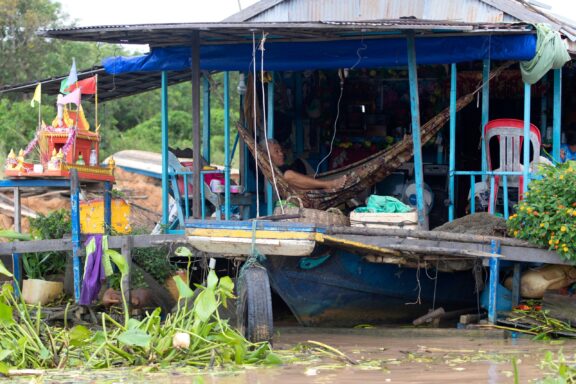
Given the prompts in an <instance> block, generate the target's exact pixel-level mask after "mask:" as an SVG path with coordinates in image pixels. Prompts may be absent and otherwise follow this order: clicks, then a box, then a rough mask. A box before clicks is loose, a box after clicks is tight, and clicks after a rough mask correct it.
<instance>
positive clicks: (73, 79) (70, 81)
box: [67, 58, 78, 87]
mask: <svg viewBox="0 0 576 384" xmlns="http://www.w3.org/2000/svg"><path fill="white" fill-rule="evenodd" d="M77 81H78V73H77V72H76V59H75V58H72V68H70V74H69V75H68V81H67V83H68V86H69V87H70V86H71V85H72V84H74V83H75V82H77Z"/></svg>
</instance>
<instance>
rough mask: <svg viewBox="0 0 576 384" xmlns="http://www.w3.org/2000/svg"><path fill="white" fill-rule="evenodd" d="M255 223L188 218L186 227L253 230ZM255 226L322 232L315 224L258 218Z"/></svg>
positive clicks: (270, 229) (257, 227)
mask: <svg viewBox="0 0 576 384" xmlns="http://www.w3.org/2000/svg"><path fill="white" fill-rule="evenodd" d="M253 226H254V223H253V221H252V220H250V221H235V220H230V221H228V220H219V221H212V220H204V221H203V220H188V221H187V222H186V228H202V229H248V230H252V229H253ZM255 228H256V229H258V230H262V229H264V230H267V231H284V232H286V231H294V232H321V230H320V228H317V227H316V226H315V225H313V224H307V223H290V222H274V221H261V220H257V221H256V224H255Z"/></svg>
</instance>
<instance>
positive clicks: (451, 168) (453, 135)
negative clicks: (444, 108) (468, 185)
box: [448, 63, 458, 221]
mask: <svg viewBox="0 0 576 384" xmlns="http://www.w3.org/2000/svg"><path fill="white" fill-rule="evenodd" d="M456 70H457V68H456V64H455V63H453V64H452V67H451V70H450V159H449V161H448V167H449V170H448V175H449V177H450V185H449V189H448V200H450V205H449V206H448V221H452V220H454V206H455V201H454V198H455V196H454V188H455V183H454V177H455V175H454V172H455V171H456V78H457V76H458V73H457V72H456Z"/></svg>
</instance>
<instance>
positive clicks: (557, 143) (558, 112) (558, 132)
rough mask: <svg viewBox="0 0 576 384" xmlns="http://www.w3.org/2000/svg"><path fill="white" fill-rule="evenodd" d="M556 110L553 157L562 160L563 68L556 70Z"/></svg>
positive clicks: (554, 115) (553, 127) (553, 128)
mask: <svg viewBox="0 0 576 384" xmlns="http://www.w3.org/2000/svg"><path fill="white" fill-rule="evenodd" d="M553 108H554V112H553V125H552V157H553V158H554V160H555V161H558V162H559V161H560V145H561V140H562V132H561V124H562V68H559V69H555V70H554V106H553Z"/></svg>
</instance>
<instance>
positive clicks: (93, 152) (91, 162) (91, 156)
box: [88, 149, 98, 167]
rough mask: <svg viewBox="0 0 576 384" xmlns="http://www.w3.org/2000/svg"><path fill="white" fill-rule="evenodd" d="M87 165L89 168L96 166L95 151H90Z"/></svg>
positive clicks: (96, 157)
mask: <svg viewBox="0 0 576 384" xmlns="http://www.w3.org/2000/svg"><path fill="white" fill-rule="evenodd" d="M88 164H90V166H92V167H95V166H96V165H98V156H97V155H96V150H95V149H92V150H91V151H90V159H89V161H88Z"/></svg>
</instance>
